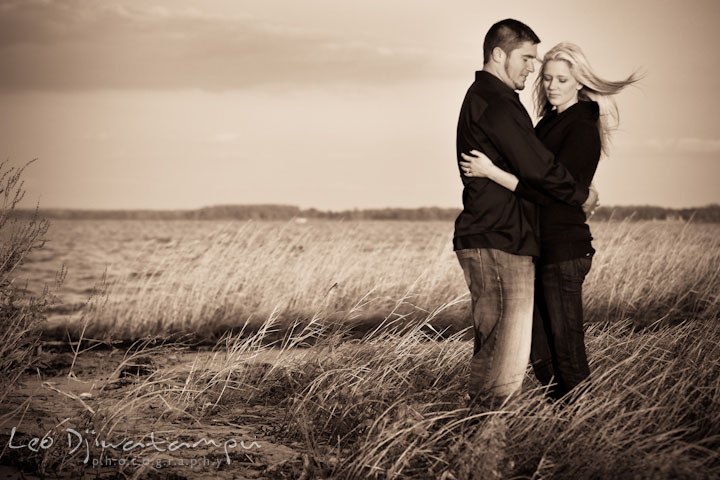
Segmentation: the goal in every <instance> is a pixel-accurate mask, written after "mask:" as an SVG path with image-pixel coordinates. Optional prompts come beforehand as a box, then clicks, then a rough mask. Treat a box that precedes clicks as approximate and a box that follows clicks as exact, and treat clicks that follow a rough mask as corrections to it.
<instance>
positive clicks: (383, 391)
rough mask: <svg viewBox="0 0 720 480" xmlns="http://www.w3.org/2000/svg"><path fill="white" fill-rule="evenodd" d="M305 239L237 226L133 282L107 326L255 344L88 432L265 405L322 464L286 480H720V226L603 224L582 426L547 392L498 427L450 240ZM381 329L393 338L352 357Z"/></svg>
mask: <svg viewBox="0 0 720 480" xmlns="http://www.w3.org/2000/svg"><path fill="white" fill-rule="evenodd" d="M305 227H306V226H299V225H293V224H283V225H278V224H254V223H248V224H242V225H241V226H240V228H237V226H236V225H225V226H223V227H221V228H219V229H218V230H215V231H212V232H209V233H208V234H207V237H201V238H200V239H198V240H195V241H193V242H184V241H182V240H177V241H171V242H168V244H167V246H166V247H163V248H162V249H158V250H157V251H156V255H155V256H151V257H146V258H151V260H152V262H151V263H150V264H149V265H148V266H147V268H145V269H142V270H134V269H129V270H130V272H133V273H132V275H134V278H133V282H135V283H133V282H131V281H130V279H129V278H128V283H127V284H124V283H123V282H121V281H118V282H117V283H116V284H115V285H114V286H111V290H110V294H109V295H110V296H109V299H108V303H107V305H106V307H105V309H101V310H98V313H97V315H96V316H94V317H93V318H92V323H90V324H89V325H88V326H89V327H90V325H94V327H93V328H95V329H96V331H98V332H101V333H102V332H105V333H112V334H114V335H117V334H118V333H120V332H121V333H123V334H125V335H129V336H131V337H132V336H140V335H144V334H147V333H149V332H154V331H158V330H164V331H171V330H173V329H175V330H177V331H185V332H188V331H193V330H195V329H206V330H207V329H212V328H213V327H214V326H215V325H216V324H220V323H222V322H235V323H234V324H235V325H236V327H237V328H236V330H235V331H234V332H233V333H227V334H225V336H223V337H222V338H221V340H220V341H219V342H218V343H217V345H216V346H215V348H214V350H213V351H212V352H211V354H210V355H208V356H206V357H202V358H201V357H198V360H197V361H196V362H195V363H194V364H193V365H192V366H191V367H190V368H189V370H187V371H182V370H173V369H169V370H162V369H159V370H154V371H153V372H152V373H150V374H149V375H147V376H145V377H143V378H142V379H140V380H138V382H137V383H136V384H134V385H133V386H132V388H130V389H128V390H126V391H125V392H124V394H123V395H122V396H121V397H120V398H118V397H117V396H115V397H112V396H108V397H107V398H105V397H103V396H102V395H100V396H99V397H98V398H97V399H96V401H95V403H94V404H93V405H92V411H90V410H88V412H87V418H86V421H87V422H88V425H90V426H92V427H93V428H94V429H95V430H97V431H98V432H103V434H107V435H108V436H110V435H111V434H112V433H113V432H117V431H119V429H121V428H122V427H123V425H126V424H128V423H131V422H132V421H133V418H135V416H136V415H137V412H138V411H139V410H141V409H149V408H151V407H152V408H154V410H153V411H154V412H156V413H157V412H159V415H160V417H161V418H169V419H173V420H174V421H175V422H176V424H177V425H178V431H179V432H182V428H183V427H182V425H183V422H185V423H186V424H187V425H188V426H189V425H198V424H200V425H202V424H203V422H212V421H214V420H215V419H216V418H217V415H218V413H219V412H225V413H227V412H231V413H232V412H237V414H238V415H240V416H241V414H242V412H243V411H244V409H247V408H248V407H249V406H253V405H262V406H264V407H265V408H268V409H269V410H268V411H271V412H273V413H274V414H275V415H276V416H277V417H278V418H279V419H281V422H280V423H282V424H284V425H285V428H282V429H280V430H278V431H276V432H275V441H277V442H281V443H282V442H286V443H288V444H294V445H296V448H298V451H299V453H303V454H304V455H305V456H306V457H305V458H306V461H305V462H302V463H301V462H299V461H298V462H296V464H294V465H288V466H287V468H288V470H287V471H286V472H285V474H287V475H305V476H306V477H307V478H312V477H313V476H315V477H318V478H443V479H446V480H447V479H467V478H478V479H485V478H497V479H500V478H531V479H541V478H568V479H576V478H648V479H650V478H653V479H654V478H717V477H718V476H719V475H720V456H719V455H718V453H717V452H718V451H720V381H719V379H720V324H719V323H718V321H717V320H718V292H720V288H719V287H720V285H719V281H718V271H719V270H720V268H719V267H720V249H718V233H720V228H719V227H718V226H716V225H696V224H693V223H685V222H683V223H673V222H644V223H631V222H620V223H613V222H608V223H601V224H596V225H594V232H595V233H596V236H597V237H598V239H597V241H596V243H595V245H596V248H597V249H598V255H597V256H596V258H595V260H594V266H593V270H592V271H591V275H590V277H589V278H588V280H587V284H586V287H587V288H586V303H587V305H586V307H587V312H588V318H589V320H591V323H590V326H589V327H588V330H587V346H588V352H589V359H590V363H591V370H592V375H591V377H590V379H589V381H588V382H587V383H586V384H584V385H583V387H582V388H581V389H579V390H578V392H577V395H576V398H575V402H574V403H573V404H572V405H571V406H569V407H564V408H563V407H562V406H561V405H559V404H555V403H548V402H547V401H546V400H545V399H544V396H543V395H542V392H541V391H540V390H539V388H538V385H537V383H536V382H535V381H534V379H532V378H531V375H529V374H528V375H527V377H526V381H525V385H524V392H523V393H522V394H520V395H518V396H517V397H515V398H513V399H511V400H509V401H508V402H507V403H506V404H504V405H502V406H501V407H499V408H498V409H496V410H493V411H479V412H477V411H469V410H468V409H467V408H466V406H465V405H466V402H465V392H466V382H467V378H468V367H469V362H468V360H469V357H470V354H471V351H472V345H471V342H469V341H467V340H465V339H464V336H463V333H464V332H463V331H462V330H461V329H458V331H457V333H456V334H454V335H448V334H447V333H441V332H439V331H438V328H437V325H439V324H442V321H441V320H443V319H448V318H450V319H452V320H456V321H458V322H463V323H464V321H465V320H464V315H465V314H466V313H467V312H466V310H465V309H466V308H467V298H466V295H465V289H466V287H465V286H464V285H463V284H462V275H461V273H460V270H459V267H458V266H457V265H456V263H455V259H454V258H453V256H452V252H450V251H449V248H448V241H449V230H448V229H447V227H446V226H444V227H440V226H439V225H438V224H435V225H433V224H397V223H396V224H366V223H358V224H342V223H341V224H319V225H310V228H305ZM393 232H394V233H395V234H398V232H400V234H401V237H402V239H401V240H398V239H397V238H395V237H392V236H391V233H393ZM144 257H145V256H144ZM138 272H140V274H139V275H138ZM138 276H139V277H141V279H142V281H141V282H139V283H138V282H136V280H137V279H138V278H137V277H138ZM335 284H337V286H334V285H335ZM336 294H337V295H336ZM362 318H373V319H376V320H377V321H376V324H375V328H373V329H370V331H368V332H367V333H366V334H365V335H364V336H363V337H362V338H360V339H352V340H351V339H349V338H350V336H349V335H348V333H349V332H348V330H349V329H350V327H351V325H352V323H353V321H357V320H358V319H362ZM638 327H646V328H638ZM139 355H146V356H149V357H153V356H161V355H166V351H165V350H163V349H154V350H153V349H144V350H143V349H136V351H133V352H132V354H131V355H129V356H128V358H127V360H126V362H124V363H125V364H127V363H132V362H133V361H134V360H133V359H136V358H137V357H138V356H139ZM118 368H121V367H118ZM111 377H112V375H111ZM110 400H112V401H110ZM188 428H189V427H188ZM297 445H299V446H297ZM146 473H147V472H135V474H136V475H144V474H146ZM275 473H276V474H277V475H280V474H281V473H282V472H280V473H278V472H275Z"/></svg>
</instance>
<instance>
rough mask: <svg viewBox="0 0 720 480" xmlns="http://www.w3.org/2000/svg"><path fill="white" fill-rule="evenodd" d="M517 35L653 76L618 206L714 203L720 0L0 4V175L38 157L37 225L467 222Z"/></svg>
mask: <svg viewBox="0 0 720 480" xmlns="http://www.w3.org/2000/svg"><path fill="white" fill-rule="evenodd" d="M508 17H512V18H517V19H519V20H521V21H523V22H525V23H527V24H528V25H530V26H531V27H532V28H533V30H534V31H535V32H536V33H537V34H538V36H539V37H540V38H541V40H542V42H541V43H540V45H539V48H538V51H539V53H540V55H542V54H543V53H544V52H545V51H547V50H549V49H550V48H551V47H552V46H553V45H555V44H557V43H558V42H560V41H571V42H573V43H576V44H578V45H579V46H580V47H581V48H582V49H583V51H584V52H585V54H586V55H587V57H588V58H589V60H590V62H591V64H592V65H593V67H594V68H595V70H596V71H597V72H598V73H599V74H600V75H601V76H603V77H605V78H608V79H622V78H625V77H627V76H628V75H629V74H631V73H632V72H634V71H639V72H642V73H643V74H644V78H643V80H642V81H641V82H640V83H639V84H638V85H637V86H636V87H631V88H628V89H626V90H625V91H623V92H622V93H620V94H619V95H618V96H617V103H618V106H619V109H620V119H621V124H620V128H619V129H618V130H617V131H616V132H615V134H614V136H613V144H612V146H611V148H610V154H609V156H608V157H607V158H603V159H602V160H601V163H600V166H599V169H598V173H597V174H596V177H595V183H596V185H597V187H598V190H599V191H600V198H601V203H602V204H603V205H658V206H665V207H675V208H681V207H693V206H703V205H707V204H711V203H720V188H718V178H720V121H718V118H717V115H718V112H720V92H719V91H718V75H719V74H720V55H718V54H717V51H716V50H717V47H718V45H720V28H717V27H718V25H719V24H720V3H719V2H716V1H714V0H707V1H705V0H684V1H667V0H636V1H633V2H629V1H626V0H622V1H618V0H605V1H603V2H579V1H577V0H567V1H566V0H549V1H544V2H535V1H527V2H518V1H503V2H499V1H493V2H486V1H479V0H472V1H470V0H458V1H445V2H439V1H429V0H364V1H362V2H356V1H350V0H306V1H299V0H275V1H267V0H258V1H254V0H252V1H251V0H202V1H195V2H191V1H186V0H157V1H152V0H136V1H133V0H122V1H112V0H107V1H90V0H62V1H52V0H0V66H1V67H0V112H2V114H1V115H0V159H7V160H9V162H10V163H11V164H13V165H22V164H24V163H25V162H27V161H29V160H31V159H34V158H37V159H38V160H37V161H36V162H35V163H33V164H32V165H31V166H30V167H28V169H27V170H26V172H25V176H24V178H25V189H26V190H27V194H26V198H25V201H24V204H26V205H28V206H34V205H35V204H39V205H40V206H41V207H44V208H83V209H191V208H199V207H204V206H211V205H221V204H263V203H272V204H286V205H298V206H300V207H303V208H310V207H314V208H319V209H323V210H342V209H350V208H383V207H409V208H411V207H421V206H439V207H458V208H459V207H461V206H462V202H461V192H462V184H461V182H460V179H459V176H458V175H459V174H458V170H457V166H456V158H455V129H456V126H457V117H458V113H459V109H460V105H461V103H462V99H463V97H464V95H465V92H466V90H467V88H468V87H469V86H470V84H471V83H472V81H473V78H474V72H475V70H479V69H481V68H482V42H483V38H484V35H485V33H486V32H487V30H488V28H489V27H490V26H491V25H492V24H493V23H495V22H496V21H498V20H501V19H503V18H508ZM532 81H534V76H531V78H530V79H529V80H528V86H527V88H526V89H525V90H524V91H523V92H522V93H521V99H522V100H523V103H524V104H525V105H526V107H527V108H528V110H529V112H530V113H531V115H533V118H534V119H535V117H534V112H533V111H532V105H531V102H530V98H531V97H530V90H531V88H530V87H531V85H532V83H531V82H532Z"/></svg>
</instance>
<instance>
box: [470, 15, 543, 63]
mask: <svg viewBox="0 0 720 480" xmlns="http://www.w3.org/2000/svg"><path fill="white" fill-rule="evenodd" d="M523 42H532V43H533V44H536V43H540V38H538V36H537V35H535V32H533V31H532V28H530V27H528V26H527V25H525V24H524V23H522V22H520V21H518V20H515V19H512V18H506V19H505V20H500V21H499V22H497V23H496V24H495V25H493V26H492V27H490V30H488V32H487V33H486V34H485V41H484V42H483V60H484V63H485V65H487V63H488V62H489V61H490V57H492V52H493V50H494V49H495V47H500V48H502V49H503V52H505V53H506V54H508V55H510V52H512V51H513V50H515V49H516V48H517V47H518V46H519V45H520V44H521V43H523Z"/></svg>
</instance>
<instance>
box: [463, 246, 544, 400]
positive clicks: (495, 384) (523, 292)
mask: <svg viewBox="0 0 720 480" xmlns="http://www.w3.org/2000/svg"><path fill="white" fill-rule="evenodd" d="M455 253H456V254H457V257H458V261H459V262H460V266H461V267H462V269H463V273H464V274H465V281H466V282H467V285H468V288H469V289H470V294H471V300H472V320H473V329H474V332H475V349H474V354H473V357H472V360H471V362H470V382H469V393H470V398H471V399H472V400H480V399H483V398H486V397H487V398H491V399H492V398H495V399H497V398H498V397H507V396H508V395H511V394H512V393H514V392H516V391H518V390H519V389H520V387H521V385H522V381H523V377H524V375H525V371H526V370H527V364H528V360H529V358H530V339H531V331H532V318H533V279H534V277H535V266H534V264H533V261H532V257H530V256H523V255H513V254H510V253H507V252H503V251H501V250H496V249H491V248H471V249H464V250H457V251H456V252H455Z"/></svg>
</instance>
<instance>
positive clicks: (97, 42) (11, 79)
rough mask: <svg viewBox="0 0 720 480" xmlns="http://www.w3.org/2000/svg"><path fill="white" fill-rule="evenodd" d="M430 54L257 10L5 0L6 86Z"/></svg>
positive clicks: (286, 74)
mask: <svg viewBox="0 0 720 480" xmlns="http://www.w3.org/2000/svg"><path fill="white" fill-rule="evenodd" d="M0 1H1V0H0ZM140 5H142V4H140ZM430 57H432V55H431V54H429V52H426V51H423V50H420V49H413V48H408V47H404V46H395V45H393V46H387V45H373V44H371V43H368V42H361V41H356V40H353V39H346V38H336V37H333V36H330V35H328V34H325V33H323V32H319V31H314V30H305V29H302V28H297V27H290V26H286V25H278V24H273V23H269V22H265V21H262V20H261V19H258V18H255V17H253V16H252V15H249V14H236V15H232V16H223V17H220V16H216V15H209V14H206V13H204V12H201V11H199V10H197V9H173V8H167V7H159V6H153V7H144V8H143V7H129V6H122V5H111V4H109V3H107V4H106V3H105V2H89V1H82V0H63V1H49V0H16V1H5V2H2V3H0V64H1V65H3V69H2V72H1V73H0V89H4V90H19V89H23V90H24V89H52V90H55V89H92V88H114V89H126V88H143V89H147V88H149V89H168V88H200V89H210V90H216V89H219V90H223V89H236V88H247V87H252V86H257V85H268V84H283V85H286V86H292V85H308V84H312V85H316V84H321V85H322V84H327V83H351V84H353V83H365V84H367V83H370V84H373V83H388V82H395V81H398V80H403V79H407V78H410V77H415V76H419V75H423V74H425V73H426V72H427V71H428V69H430V68H431V65H430V64H431V63H432V61H431V59H430Z"/></svg>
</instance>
